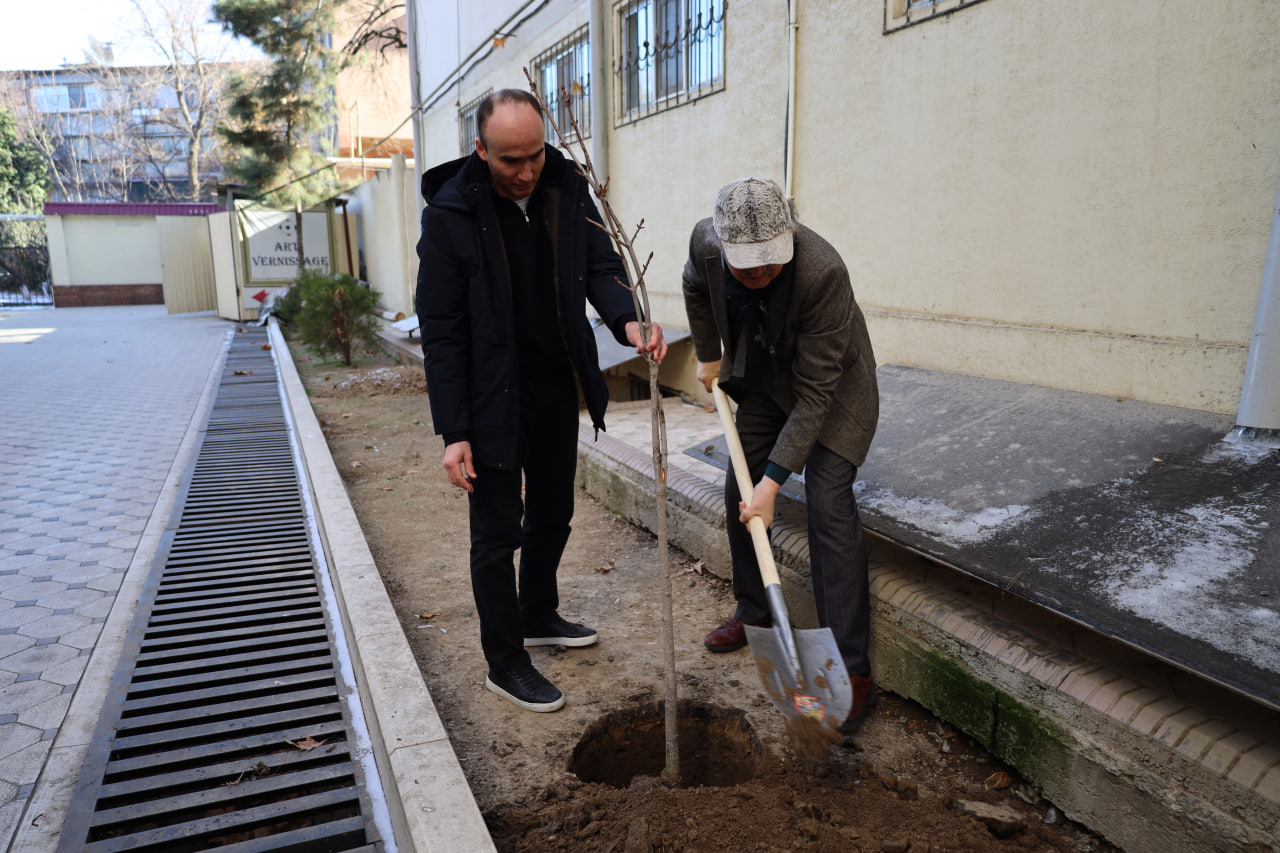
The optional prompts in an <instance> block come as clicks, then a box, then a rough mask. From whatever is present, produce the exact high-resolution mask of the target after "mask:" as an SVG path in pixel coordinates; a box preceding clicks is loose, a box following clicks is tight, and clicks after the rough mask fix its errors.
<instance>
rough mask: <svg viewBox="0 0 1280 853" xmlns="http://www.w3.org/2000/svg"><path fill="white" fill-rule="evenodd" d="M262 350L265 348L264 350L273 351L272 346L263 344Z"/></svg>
mask: <svg viewBox="0 0 1280 853" xmlns="http://www.w3.org/2000/svg"><path fill="white" fill-rule="evenodd" d="M262 348H263V349H271V344H263V345H262Z"/></svg>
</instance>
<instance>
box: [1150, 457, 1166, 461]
mask: <svg viewBox="0 0 1280 853" xmlns="http://www.w3.org/2000/svg"><path fill="white" fill-rule="evenodd" d="M1151 461H1152V462H1163V461H1164V460H1163V459H1161V458H1160V457H1159V456H1152V457H1151Z"/></svg>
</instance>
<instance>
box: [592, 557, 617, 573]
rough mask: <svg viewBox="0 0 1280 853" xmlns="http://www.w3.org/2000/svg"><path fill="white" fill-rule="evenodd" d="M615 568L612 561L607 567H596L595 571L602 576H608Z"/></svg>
mask: <svg viewBox="0 0 1280 853" xmlns="http://www.w3.org/2000/svg"><path fill="white" fill-rule="evenodd" d="M615 568H617V567H616V566H615V565H614V562H613V560H610V561H609V565H607V566H596V571H597V572H599V573H600V574H602V575H607V574H609V572H611V571H613V570H614V569H615Z"/></svg>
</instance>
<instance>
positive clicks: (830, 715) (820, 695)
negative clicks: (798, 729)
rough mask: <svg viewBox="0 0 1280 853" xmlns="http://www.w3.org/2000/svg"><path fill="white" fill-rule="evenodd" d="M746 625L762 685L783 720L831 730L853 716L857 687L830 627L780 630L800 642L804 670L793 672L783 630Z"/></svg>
mask: <svg viewBox="0 0 1280 853" xmlns="http://www.w3.org/2000/svg"><path fill="white" fill-rule="evenodd" d="M745 627H746V629H747V642H748V643H749V644H750V645H751V653H752V654H753V655H755V658H756V669H758V670H759V671H760V681H761V683H763V684H764V689H765V692H766V693H768V694H769V698H770V699H771V700H772V701H773V704H774V705H776V706H777V707H778V710H780V711H782V713H783V715H784V716H787V717H801V716H804V717H810V718H812V719H814V720H816V721H817V722H820V723H823V724H825V725H828V726H831V727H832V728H834V727H836V726H839V725H840V724H841V723H843V722H844V721H845V720H846V719H847V718H848V716H849V711H850V710H852V709H853V685H852V684H851V683H850V681H849V673H848V672H847V671H846V670H845V666H844V660H843V658H841V657H840V651H839V649H837V648H836V638H835V635H834V634H832V633H831V629H830V628H804V629H792V628H790V627H789V626H787V627H785V628H783V629H781V630H785V631H787V632H789V633H790V634H791V635H792V636H793V637H794V638H795V648H796V655H797V657H798V658H799V671H798V672H796V671H791V672H788V670H789V669H791V668H790V667H789V666H787V664H786V660H787V658H788V657H789V655H788V654H787V649H786V644H785V641H784V640H783V638H781V637H780V636H779V635H778V630H779V629H778V628H760V627H757V626H755V625H747V626H745Z"/></svg>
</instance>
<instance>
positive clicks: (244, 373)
mask: <svg viewBox="0 0 1280 853" xmlns="http://www.w3.org/2000/svg"><path fill="white" fill-rule="evenodd" d="M234 375H236V376H252V375H253V371H252V370H237V371H235V374H234Z"/></svg>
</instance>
